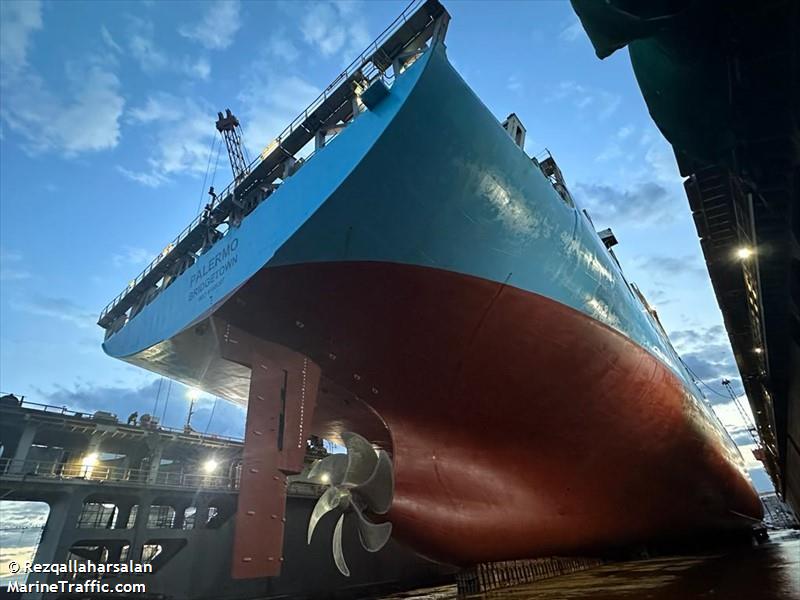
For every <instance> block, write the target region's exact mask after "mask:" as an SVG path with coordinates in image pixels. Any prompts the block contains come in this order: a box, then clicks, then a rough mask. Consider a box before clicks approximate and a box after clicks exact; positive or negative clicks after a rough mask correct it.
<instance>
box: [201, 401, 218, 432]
mask: <svg viewBox="0 0 800 600" xmlns="http://www.w3.org/2000/svg"><path fill="white" fill-rule="evenodd" d="M218 400H219V397H216V396H215V397H214V405H213V406H212V407H211V414H210V415H209V416H208V423H206V428H205V430H204V431H203V435H205V434H207V433H208V430H209V429H210V427H211V421H212V419H213V418H214V411H215V410H217V401H218Z"/></svg>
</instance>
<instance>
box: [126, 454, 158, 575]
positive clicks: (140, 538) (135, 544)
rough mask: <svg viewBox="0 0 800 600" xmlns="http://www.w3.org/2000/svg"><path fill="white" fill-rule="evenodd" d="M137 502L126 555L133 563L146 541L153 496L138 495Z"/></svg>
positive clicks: (139, 557) (137, 559)
mask: <svg viewBox="0 0 800 600" xmlns="http://www.w3.org/2000/svg"><path fill="white" fill-rule="evenodd" d="M159 456H160V452H159ZM159 460H160V459H159ZM137 502H138V504H139V508H137V509H136V522H135V523H134V524H133V535H132V536H131V549H130V552H129V554H128V556H129V558H130V559H131V560H134V561H140V560H141V559H142V545H143V544H144V543H145V541H147V521H148V519H149V516H150V505H151V504H152V503H153V494H150V493H143V494H139V497H138V498H137Z"/></svg>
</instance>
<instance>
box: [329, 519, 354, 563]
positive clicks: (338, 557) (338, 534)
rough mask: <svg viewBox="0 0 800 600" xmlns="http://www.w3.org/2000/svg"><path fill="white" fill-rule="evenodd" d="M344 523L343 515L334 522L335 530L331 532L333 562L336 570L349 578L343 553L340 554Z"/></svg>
mask: <svg viewBox="0 0 800 600" xmlns="http://www.w3.org/2000/svg"><path fill="white" fill-rule="evenodd" d="M343 523H344V513H342V516H340V517H339V520H338V521H336V529H334V530H333V562H335V563H336V568H337V569H339V572H340V573H341V574H342V575H344V576H345V577H350V569H348V568H347V563H346V562H345V561H344V552H342V524H343Z"/></svg>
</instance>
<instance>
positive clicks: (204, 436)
mask: <svg viewBox="0 0 800 600" xmlns="http://www.w3.org/2000/svg"><path fill="white" fill-rule="evenodd" d="M9 395H11V394H9ZM17 398H18V399H19V404H18V405H17V407H18V408H26V409H29V410H36V411H39V412H42V413H46V414H48V415H52V414H57V415H59V416H64V417H72V418H77V419H84V420H86V421H88V422H90V423H103V422H104V421H103V420H102V419H98V418H95V412H91V411H77V410H72V409H70V408H67V407H66V406H56V405H55V404H42V403H41V402H32V401H31V400H24V397H22V396H17ZM4 406H7V405H2V404H0V408H3V407H4ZM115 418H116V415H115ZM105 422H106V423H107V421H105ZM115 424H116V425H121V426H123V427H130V428H133V429H141V430H142V431H147V432H153V433H173V434H179V435H184V436H187V437H193V438H198V439H199V440H201V441H205V440H208V441H216V442H227V443H232V444H243V443H244V439H243V438H240V437H234V436H229V435H221V434H216V433H200V432H199V431H192V432H186V431H185V430H183V429H179V428H177V427H167V426H166V425H156V426H155V427H153V428H147V427H143V426H140V425H128V424H127V423H124V422H122V421H119V420H117V421H116V423H115Z"/></svg>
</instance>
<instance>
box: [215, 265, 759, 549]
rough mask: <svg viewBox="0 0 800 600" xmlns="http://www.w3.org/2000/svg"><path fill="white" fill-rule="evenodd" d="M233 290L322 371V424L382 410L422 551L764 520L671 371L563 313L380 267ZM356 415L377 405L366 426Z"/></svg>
mask: <svg viewBox="0 0 800 600" xmlns="http://www.w3.org/2000/svg"><path fill="white" fill-rule="evenodd" d="M237 296H238V298H237V300H236V301H232V302H230V303H229V304H228V307H226V308H225V309H223V313H224V317H225V318H226V319H228V320H229V321H231V322H234V323H235V324H237V325H238V326H240V327H242V328H244V329H247V330H249V331H251V332H252V333H254V334H255V335H259V336H261V337H262V338H264V339H270V340H275V341H278V342H279V343H283V344H285V345H287V346H290V347H292V348H294V349H296V350H298V351H300V352H303V353H304V354H306V355H307V356H309V357H311V358H312V359H313V360H315V361H316V362H318V364H320V366H321V368H322V375H323V383H322V384H321V396H320V399H319V413H318V414H319V415H326V414H327V415H333V414H335V413H336V412H337V407H341V408H342V412H341V413H340V415H339V418H338V419H333V418H328V419H327V420H326V419H324V418H322V417H320V419H317V420H316V421H315V428H316V429H317V431H319V432H321V433H324V434H327V435H331V434H335V433H336V432H337V431H339V432H340V431H341V430H346V429H354V430H355V431H357V432H359V433H363V434H365V435H367V437H370V436H372V437H373V438H374V439H376V440H377V438H378V437H379V436H380V433H379V432H378V431H377V430H375V429H374V424H373V423H374V421H375V418H374V413H377V415H378V416H379V417H380V419H381V420H382V421H383V423H385V425H386V426H387V427H388V430H389V432H390V434H391V444H392V447H391V451H392V458H393V462H394V469H395V497H394V503H393V505H392V508H391V511H390V513H389V515H388V518H389V520H390V521H391V522H392V523H393V524H394V528H395V529H394V531H395V536H396V537H398V538H399V539H401V540H404V541H406V542H407V543H409V544H410V545H411V546H412V547H413V548H415V549H416V550H418V551H420V552H422V553H423V554H426V555H428V556H431V557H434V558H438V559H441V560H444V561H447V562H452V563H458V564H469V563H478V562H484V561H496V560H503V559H512V558H523V557H535V556H543V555H552V554H579V553H586V552H597V551H601V550H602V549H604V548H609V547H617V546H621V545H625V544H629V543H638V542H644V541H649V540H654V539H661V538H673V537H680V536H685V535H691V534H697V533H700V532H702V531H705V530H712V529H725V528H736V527H743V526H746V525H747V524H748V519H747V517H749V518H752V519H758V518H760V516H761V505H760V503H759V500H758V497H757V495H756V493H755V491H754V490H753V488H752V487H751V485H750V483H749V481H748V479H747V478H746V477H745V475H744V472H743V470H742V468H741V466H740V464H739V462H738V460H739V459H738V455H737V453H736V452H735V450H734V449H733V448H732V447H731V445H730V441H729V440H728V439H727V437H726V436H725V434H724V433H723V432H722V431H721V429H720V427H719V426H717V425H716V424H714V423H712V421H711V420H710V418H709V414H708V410H707V409H706V408H704V407H703V406H702V404H701V401H700V400H699V399H697V398H695V397H693V396H692V395H691V394H690V392H689V391H688V390H687V389H686V387H685V385H684V384H683V383H682V381H681V380H680V379H679V378H678V377H677V376H676V375H675V373H674V372H673V371H672V370H671V369H670V368H668V367H667V366H666V365H665V363H663V362H662V361H661V360H659V359H658V358H656V357H655V356H654V355H652V354H650V353H649V352H647V351H646V350H644V349H643V348H641V347H640V346H638V345H637V344H635V343H633V342H632V341H631V340H630V339H629V338H627V337H626V336H624V335H622V334H621V333H619V332H617V331H615V330H613V329H611V328H609V327H607V326H605V325H603V324H601V323H599V322H598V321H596V320H594V319H592V318H590V317H589V316H587V315H586V314H584V313H581V312H579V311H576V310H574V309H572V308H569V307H566V306H564V305H563V304H560V303H558V302H555V301H553V300H550V299H548V298H545V297H543V296H540V295H537V294H534V293H530V292H527V291H524V290H520V289H518V288H514V287H511V286H507V285H504V284H500V283H497V282H491V281H487V280H483V279H479V278H475V277H470V276H466V275H460V274H456V273H452V272H447V271H442V270H436V269H428V268H421V267H413V266H405V265H397V264H386V263H316V264H306V265H299V266H290V267H278V268H272V269H265V270H263V271H262V272H261V273H260V274H259V275H258V276H257V277H254V278H253V279H252V280H251V281H250V282H249V283H248V284H247V285H246V286H245V287H244V288H243V289H242V290H240V292H239V293H238V294H237ZM321 305H324V306H325V308H324V310H320V306H321ZM325 382H327V384H326V383H325ZM343 394H344V397H343ZM354 405H356V406H363V405H368V407H369V408H370V409H371V410H367V411H364V415H363V421H362V424H363V427H360V423H359V416H358V413H357V411H354V410H353V409H352V407H353V406H354ZM348 407H349V408H348ZM348 411H349V412H348ZM373 411H374V412H373ZM346 415H349V416H346ZM359 429H360V430H359ZM373 432H374V433H373Z"/></svg>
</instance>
